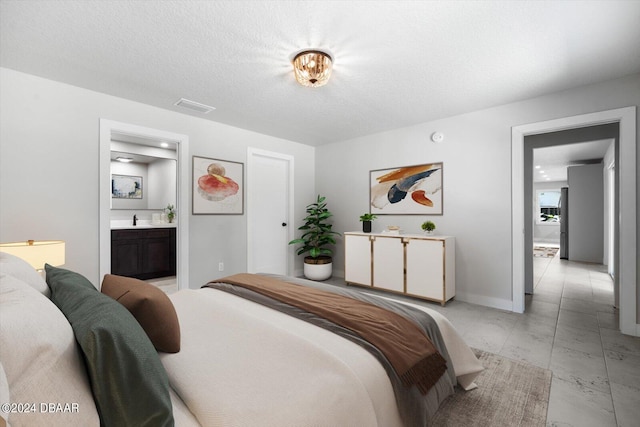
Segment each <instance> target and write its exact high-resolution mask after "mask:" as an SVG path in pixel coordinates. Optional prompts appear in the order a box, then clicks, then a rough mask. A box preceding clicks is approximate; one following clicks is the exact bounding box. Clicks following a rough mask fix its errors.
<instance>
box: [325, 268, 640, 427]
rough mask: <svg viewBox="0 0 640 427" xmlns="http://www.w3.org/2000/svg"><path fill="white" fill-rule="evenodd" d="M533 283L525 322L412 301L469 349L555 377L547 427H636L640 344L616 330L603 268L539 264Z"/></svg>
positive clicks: (473, 308)
mask: <svg viewBox="0 0 640 427" xmlns="http://www.w3.org/2000/svg"><path fill="white" fill-rule="evenodd" d="M534 277H535V278H536V279H535V287H534V294H533V295H527V297H526V308H525V313H524V314H516V313H512V312H508V311H502V310H497V309H492V308H487V307H483V306H478V305H474V304H469V303H465V302H461V301H456V300H455V299H454V300H452V301H450V302H448V303H447V305H446V306H445V307H441V306H440V304H437V303H429V302H420V301H419V300H416V299H411V300H410V301H411V302H413V303H421V304H425V305H427V306H428V307H430V308H433V309H435V310H437V311H439V312H441V313H443V314H444V315H445V316H447V318H449V320H450V321H451V322H452V323H453V324H454V326H455V327H456V328H457V329H458V331H459V332H460V333H461V335H462V336H463V337H464V339H465V340H466V341H467V343H468V344H469V345H470V346H472V347H475V348H479V349H482V350H485V351H489V352H492V353H496V354H499V355H502V356H504V357H509V358H512V359H518V360H523V361H526V362H529V363H532V364H534V365H537V366H540V367H543V368H546V369H550V370H552V371H553V380H552V383H551V392H550V399H549V408H548V413H547V426H567V427H568V426H575V427H590V426H593V427H606V426H617V427H623V426H625V427H626V426H637V425H639V424H638V420H640V338H638V337H631V336H627V335H623V334H621V333H620V332H619V330H618V313H617V310H616V309H615V308H614V307H613V282H612V280H611V278H610V277H609V275H608V274H607V272H606V267H605V266H603V265H596V264H586V263H578V262H571V261H566V260H561V259H560V258H559V256H557V255H556V256H555V257H554V258H538V257H536V258H534ZM328 282H330V283H333V284H337V285H341V286H344V285H345V282H344V280H343V279H342V278H339V277H334V278H332V279H329V281H328ZM386 295H388V294H386ZM398 298H402V297H398Z"/></svg>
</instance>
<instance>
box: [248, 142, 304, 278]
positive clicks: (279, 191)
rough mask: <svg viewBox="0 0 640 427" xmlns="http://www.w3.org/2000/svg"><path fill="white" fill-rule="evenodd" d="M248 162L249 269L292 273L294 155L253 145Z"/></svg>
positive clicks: (251, 271) (284, 273)
mask: <svg viewBox="0 0 640 427" xmlns="http://www.w3.org/2000/svg"><path fill="white" fill-rule="evenodd" d="M247 163H248V165H247V181H248V182H247V228H248V230H247V236H248V237H247V240H248V241H247V247H248V256H247V261H248V262H247V263H248V266H247V267H248V271H249V272H250V273H272V274H283V275H288V274H290V271H289V264H290V263H289V261H290V260H289V259H290V258H291V256H290V253H291V250H290V247H289V241H290V240H291V239H292V237H291V235H292V231H291V225H290V224H289V219H290V218H291V217H292V216H293V214H292V212H291V211H292V209H293V200H292V195H293V157H292V156H288V155H285V154H280V153H273V152H268V151H264V150H257V149H254V148H249V149H248V153H247Z"/></svg>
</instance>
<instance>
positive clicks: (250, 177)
mask: <svg viewBox="0 0 640 427" xmlns="http://www.w3.org/2000/svg"><path fill="white" fill-rule="evenodd" d="M256 157H269V158H272V159H279V160H284V161H286V162H287V163H288V165H289V168H288V171H287V173H288V176H289V179H288V183H287V185H288V195H287V196H288V197H287V204H288V206H287V217H288V218H287V220H286V222H287V241H291V240H292V239H293V233H294V229H293V226H292V224H291V219H292V218H294V187H293V185H294V179H293V178H294V175H293V174H294V157H293V156H291V155H289V154H282V153H277V152H274V151H267V150H262V149H259V148H253V147H247V272H249V273H256V271H255V260H254V257H253V251H252V250H251V248H253V247H254V245H256V244H259V242H256V241H255V239H254V235H255V233H254V229H253V224H254V221H252V219H253V218H254V217H256V216H258V215H260V212H255V209H256V208H255V204H254V201H253V199H252V198H251V195H252V194H254V193H253V192H252V191H251V189H252V187H253V183H254V180H256V179H260V177H258V176H257V175H256V174H255V172H254V171H255V170H256V168H255V167H253V166H254V162H255V158H256ZM293 255H294V253H293V251H292V250H288V251H287V259H286V265H287V266H286V270H287V271H286V274H287V275H292V274H293V264H294V263H293Z"/></svg>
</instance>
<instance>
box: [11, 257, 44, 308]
mask: <svg viewBox="0 0 640 427" xmlns="http://www.w3.org/2000/svg"><path fill="white" fill-rule="evenodd" d="M0 274H6V275H9V276H13V277H15V278H16V279H18V280H20V281H22V282H25V283H26V284H27V285H29V286H31V287H32V288H34V289H35V290H36V291H38V292H40V293H41V294H42V295H44V296H46V297H47V298H51V289H49V286H47V282H45V281H44V278H43V277H42V276H41V275H40V273H38V272H37V271H36V269H35V268H33V267H31V265H30V264H29V263H28V262H26V261H25V260H23V259H22V258H19V257H17V256H15V255H11V254H8V253H6V252H0Z"/></svg>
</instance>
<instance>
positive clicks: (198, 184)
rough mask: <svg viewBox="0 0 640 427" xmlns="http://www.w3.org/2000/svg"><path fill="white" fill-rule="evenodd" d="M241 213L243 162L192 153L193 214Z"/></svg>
mask: <svg viewBox="0 0 640 427" xmlns="http://www.w3.org/2000/svg"><path fill="white" fill-rule="evenodd" d="M243 213H244V164H243V163H239V162H231V161H228V160H220V159H210V158H207V157H197V156H193V214H194V215H215V214H222V215H225V214H226V215H242V214H243Z"/></svg>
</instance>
